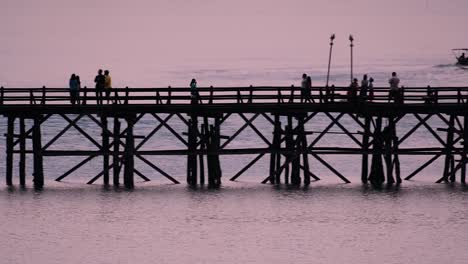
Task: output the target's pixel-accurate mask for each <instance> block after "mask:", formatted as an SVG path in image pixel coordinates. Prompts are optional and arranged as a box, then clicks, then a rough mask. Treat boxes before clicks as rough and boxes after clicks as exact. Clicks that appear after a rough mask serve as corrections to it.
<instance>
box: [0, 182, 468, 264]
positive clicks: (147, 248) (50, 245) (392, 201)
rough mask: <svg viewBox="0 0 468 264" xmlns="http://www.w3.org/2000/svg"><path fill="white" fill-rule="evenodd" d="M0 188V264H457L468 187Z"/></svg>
mask: <svg viewBox="0 0 468 264" xmlns="http://www.w3.org/2000/svg"><path fill="white" fill-rule="evenodd" d="M47 185H48V186H49V187H48V188H47V189H45V190H44V191H41V192H35V191H33V190H31V189H26V190H20V189H12V190H9V191H8V189H4V190H3V191H2V192H0V196H1V197H0V208H1V210H2V214H1V215H0V221H1V222H2V225H1V227H0V232H1V233H2V234H3V235H2V238H1V240H0V243H1V244H0V254H1V255H2V256H3V260H2V263H33V262H35V263H189V262H192V263H310V262H315V263H465V262H466V259H467V258H468V253H467V252H466V250H464V246H463V245H466V243H467V242H468V237H467V236H466V235H465V231H466V226H467V224H468V212H467V211H466V207H467V206H468V199H467V190H468V188H466V186H460V185H458V184H454V185H435V184H432V183H431V184H427V183H418V182H410V183H407V184H405V185H403V186H401V187H400V188H389V189H386V188H384V189H382V190H375V189H372V188H368V187H363V186H361V185H360V184H348V185H345V184H320V183H316V184H314V185H313V186H311V187H310V188H309V189H303V188H298V189H296V188H287V187H273V186H270V185H259V184H253V183H225V184H224V185H223V187H222V188H221V189H218V190H208V189H203V188H199V189H191V188H188V187H186V186H183V185H159V184H154V185H151V184H150V185H148V184H146V185H140V186H138V187H137V189H135V190H134V191H125V190H114V189H112V188H111V189H103V188H102V187H100V186H82V185H78V184H54V183H51V182H50V183H47Z"/></svg>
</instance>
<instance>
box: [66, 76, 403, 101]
mask: <svg viewBox="0 0 468 264" xmlns="http://www.w3.org/2000/svg"><path fill="white" fill-rule="evenodd" d="M94 83H95V84H96V85H95V88H96V102H97V104H98V105H102V104H103V101H104V99H103V97H104V94H105V96H106V99H107V103H109V102H110V94H111V89H112V78H111V76H110V72H109V71H108V70H105V71H103V70H101V69H100V70H99V71H98V75H96V77H95V78H94ZM388 83H389V85H390V91H389V96H388V101H389V102H390V101H391V100H394V101H395V102H400V100H402V98H403V97H402V96H401V90H400V88H399V85H400V79H399V78H398V76H397V73H396V72H393V73H392V77H391V78H390V79H389V81H388ZM69 86H70V102H71V103H72V104H73V105H75V104H79V101H80V100H79V94H80V89H81V81H80V76H78V75H76V74H72V75H71V77H70V82H69ZM333 88H334V86H333V85H332V86H331V87H330V88H329V87H326V89H327V90H326V97H328V96H329V95H330V93H331V92H330V89H333ZM319 93H320V102H322V97H323V95H322V90H321V89H320V90H319ZM190 95H191V98H192V103H197V102H198V91H197V80H195V79H192V81H191V82H190ZM347 100H348V101H349V102H365V101H368V102H372V101H373V100H374V79H373V78H372V77H371V78H368V76H367V74H364V76H363V77H362V80H361V85H359V80H358V79H357V78H354V79H353V82H352V83H351V85H350V86H349V88H348V91H347ZM324 101H325V102H327V101H328V100H327V98H325V100H324ZM301 102H311V103H314V102H315V100H314V98H313V96H312V78H311V77H310V76H308V75H307V74H305V73H304V74H302V83H301Z"/></svg>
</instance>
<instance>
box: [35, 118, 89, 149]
mask: <svg viewBox="0 0 468 264" xmlns="http://www.w3.org/2000/svg"><path fill="white" fill-rule="evenodd" d="M82 117H83V115H78V116H77V117H76V118H75V119H73V120H72V122H70V123H68V125H67V126H66V127H65V128H64V129H62V131H60V132H59V133H58V134H57V135H55V137H53V138H52V139H51V140H50V141H49V142H48V143H46V144H45V145H44V147H43V150H47V149H48V148H49V147H50V146H51V145H52V144H54V143H55V142H56V141H57V140H58V139H59V138H60V137H62V136H63V134H65V133H66V132H67V131H68V130H69V129H70V128H71V127H73V125H76V123H77V122H78V121H79V120H80V119H81V118H82Z"/></svg>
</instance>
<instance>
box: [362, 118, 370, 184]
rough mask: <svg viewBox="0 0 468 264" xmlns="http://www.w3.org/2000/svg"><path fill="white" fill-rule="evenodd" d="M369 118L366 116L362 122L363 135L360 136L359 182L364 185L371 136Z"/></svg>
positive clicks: (367, 169)
mask: <svg viewBox="0 0 468 264" xmlns="http://www.w3.org/2000/svg"><path fill="white" fill-rule="evenodd" d="M371 118H372V117H370V116H366V117H365V120H364V133H363V134H362V150H363V151H364V153H363V154H362V165H361V182H362V183H364V184H366V183H367V177H368V175H369V154H368V151H369V136H370V134H371V131H370V124H371Z"/></svg>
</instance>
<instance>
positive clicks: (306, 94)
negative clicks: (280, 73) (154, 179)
mask: <svg viewBox="0 0 468 264" xmlns="http://www.w3.org/2000/svg"><path fill="white" fill-rule="evenodd" d="M304 98H305V101H307V102H309V103H315V101H314V98H312V78H311V77H310V76H307V78H306V86H305V90H304Z"/></svg>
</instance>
